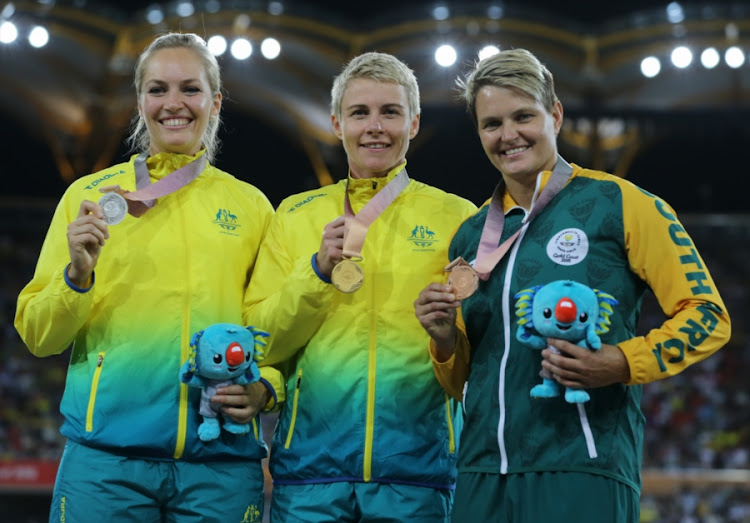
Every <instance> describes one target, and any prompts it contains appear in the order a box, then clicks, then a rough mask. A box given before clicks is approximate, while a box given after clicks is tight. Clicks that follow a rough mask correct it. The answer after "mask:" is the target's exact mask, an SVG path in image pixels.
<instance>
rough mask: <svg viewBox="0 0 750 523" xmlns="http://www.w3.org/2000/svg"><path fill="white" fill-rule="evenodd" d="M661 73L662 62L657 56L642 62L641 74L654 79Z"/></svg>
mask: <svg viewBox="0 0 750 523" xmlns="http://www.w3.org/2000/svg"><path fill="white" fill-rule="evenodd" d="M659 71H661V62H660V61H659V59H658V58H656V57H655V56H649V57H646V58H644V59H643V60H642V61H641V73H643V76H645V77H646V78H653V77H654V76H656V75H657V74H659Z"/></svg>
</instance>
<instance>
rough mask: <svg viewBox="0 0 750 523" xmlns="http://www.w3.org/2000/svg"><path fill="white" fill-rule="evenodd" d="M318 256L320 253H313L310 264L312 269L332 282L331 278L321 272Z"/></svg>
mask: <svg viewBox="0 0 750 523" xmlns="http://www.w3.org/2000/svg"><path fill="white" fill-rule="evenodd" d="M317 257H318V253H317V252H316V253H313V255H312V259H311V260H310V265H312V270H313V271H315V275H316V276H317V277H318V278H320V279H321V280H322V281H323V282H325V283H331V278H329V277H328V276H326V275H325V274H323V273H322V272H320V269H319V268H318V261H317V260H316V258H317Z"/></svg>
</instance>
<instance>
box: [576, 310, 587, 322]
mask: <svg viewBox="0 0 750 523" xmlns="http://www.w3.org/2000/svg"><path fill="white" fill-rule="evenodd" d="M578 321H580V322H581V323H586V322H587V321H589V315H588V314H586V313H585V312H582V313H581V314H579V315H578Z"/></svg>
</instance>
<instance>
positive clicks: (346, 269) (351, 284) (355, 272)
mask: <svg viewBox="0 0 750 523" xmlns="http://www.w3.org/2000/svg"><path fill="white" fill-rule="evenodd" d="M364 281H365V273H364V272H363V271H362V267H360V266H359V265H358V264H357V263H355V262H353V261H352V260H346V259H344V260H341V261H340V262H339V263H337V264H336V266H335V267H334V268H333V272H331V282H333V285H334V287H336V288H337V289H338V290H340V291H341V292H346V293H351V292H355V291H357V290H358V289H359V288H360V287H362V282H364Z"/></svg>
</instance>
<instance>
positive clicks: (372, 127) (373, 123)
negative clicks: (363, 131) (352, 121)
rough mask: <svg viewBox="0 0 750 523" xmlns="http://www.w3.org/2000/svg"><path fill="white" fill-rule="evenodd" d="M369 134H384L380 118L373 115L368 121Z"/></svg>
mask: <svg viewBox="0 0 750 523" xmlns="http://www.w3.org/2000/svg"><path fill="white" fill-rule="evenodd" d="M367 132H368V133H382V132H383V126H382V125H381V123H380V118H379V117H378V116H377V115H373V116H371V117H370V119H369V120H367Z"/></svg>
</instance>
